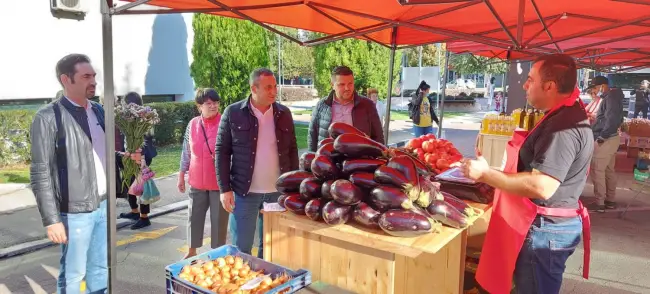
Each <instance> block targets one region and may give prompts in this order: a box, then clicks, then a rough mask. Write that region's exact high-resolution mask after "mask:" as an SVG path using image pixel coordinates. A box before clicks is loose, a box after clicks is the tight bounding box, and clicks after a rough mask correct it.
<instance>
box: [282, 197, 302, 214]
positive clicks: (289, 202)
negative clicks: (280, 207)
mask: <svg viewBox="0 0 650 294" xmlns="http://www.w3.org/2000/svg"><path fill="white" fill-rule="evenodd" d="M306 205H307V201H305V200H302V199H301V198H300V195H298V194H294V195H291V196H288V197H287V199H285V200H284V207H285V208H286V209H287V210H289V211H291V212H293V213H295V214H300V215H304V214H305V206H306Z"/></svg>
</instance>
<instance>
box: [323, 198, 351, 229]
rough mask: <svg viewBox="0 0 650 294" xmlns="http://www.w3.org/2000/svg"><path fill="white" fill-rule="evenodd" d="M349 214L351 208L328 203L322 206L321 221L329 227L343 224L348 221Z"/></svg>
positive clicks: (334, 202) (332, 202) (331, 202)
mask: <svg viewBox="0 0 650 294" xmlns="http://www.w3.org/2000/svg"><path fill="white" fill-rule="evenodd" d="M351 212H352V206H349V205H343V204H340V203H338V202H336V201H330V202H327V204H325V205H324V206H323V220H324V221H325V222H326V223H327V224H330V225H340V224H344V223H347V222H348V220H349V219H350V214H351Z"/></svg>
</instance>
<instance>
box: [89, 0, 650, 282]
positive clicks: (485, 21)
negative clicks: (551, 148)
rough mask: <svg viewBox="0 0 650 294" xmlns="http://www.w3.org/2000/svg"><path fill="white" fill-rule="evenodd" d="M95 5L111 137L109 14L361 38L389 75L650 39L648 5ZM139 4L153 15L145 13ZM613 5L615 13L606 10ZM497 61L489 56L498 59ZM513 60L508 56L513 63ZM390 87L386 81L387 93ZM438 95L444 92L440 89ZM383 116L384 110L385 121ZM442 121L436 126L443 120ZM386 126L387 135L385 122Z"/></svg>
mask: <svg viewBox="0 0 650 294" xmlns="http://www.w3.org/2000/svg"><path fill="white" fill-rule="evenodd" d="M100 2H101V4H102V37H103V46H104V58H103V63H104V96H105V97H106V99H105V107H106V133H108V134H111V133H113V132H114V122H115V113H114V109H113V107H114V99H110V97H114V85H113V52H112V47H113V42H112V17H113V16H115V15H129V14H164V13H190V12H195V13H210V14H214V15H220V16H225V17H234V18H240V19H246V20H249V21H252V22H255V23H257V24H259V25H261V26H263V27H265V28H267V29H269V30H271V31H273V32H275V33H278V34H280V35H282V36H284V37H285V38H287V39H289V40H291V41H293V42H296V43H299V44H301V45H305V46H315V45H318V44H323V43H326V42H332V41H336V40H341V39H345V38H353V37H354V38H359V39H364V40H368V41H372V42H376V43H379V44H382V45H384V46H386V47H389V48H391V49H392V52H393V54H392V55H391V60H390V64H391V68H390V71H389V72H390V74H389V76H392V64H393V60H394V52H395V50H396V49H401V48H407V47H410V46H419V45H425V44H431V43H448V42H454V41H461V40H464V41H471V42H474V43H478V44H481V46H483V47H484V48H483V49H482V50H485V49H487V50H489V51H494V50H497V49H498V50H500V51H506V52H507V51H510V52H515V54H518V53H521V54H528V56H530V55H531V54H532V55H534V54H540V53H547V52H554V51H558V50H559V51H562V48H565V47H567V46H569V45H568V44H569V43H567V42H568V41H569V40H571V39H574V38H581V40H588V41H586V42H592V43H591V44H590V45H589V46H586V45H584V46H586V47H584V49H588V48H593V47H596V46H597V45H594V44H598V43H600V45H602V44H606V43H608V42H612V41H615V40H617V39H619V40H617V41H623V40H628V39H629V40H632V39H637V40H642V39H639V38H642V37H646V36H650V24H646V23H645V21H647V20H650V12H649V13H647V14H643V13H641V15H642V16H639V17H636V16H637V15H639V11H643V10H644V8H646V6H643V5H650V1H649V0H612V1H610V0H590V1H586V0H579V1H566V0H547V1H544V3H543V4H544V5H543V6H538V5H537V3H536V2H535V0H530V2H528V1H526V0H519V1H515V0H471V1H467V0H399V1H398V0H128V2H131V3H128V4H125V5H121V6H117V7H116V6H114V5H113V0H100ZM143 4H148V5H151V6H156V7H158V9H152V8H151V7H146V8H144V7H143V6H142V5H143ZM402 4H404V5H402ZM613 5H616V9H612V8H610V7H612V6H613ZM529 8H532V9H529ZM629 16H634V17H629ZM269 25H280V26H286V27H293V28H299V29H305V30H309V31H314V32H320V33H324V34H327V35H328V36H325V37H322V38H318V39H315V40H309V41H304V42H303V41H300V40H296V39H294V38H291V37H290V36H287V35H285V34H283V33H281V32H279V31H277V30H276V29H274V28H273V27H271V26H269ZM549 27H552V29H553V30H552V31H551V30H550V29H549ZM584 44H587V43H584ZM627 48H630V47H627ZM634 48H638V47H634ZM573 49H576V48H573ZM608 49H609V48H608ZM565 50H566V49H565ZM494 52H499V51H494ZM499 54H500V53H496V54H495V55H497V57H498V56H499ZM512 54H513V53H510V56H509V57H511V58H512ZM633 59H634V58H633ZM445 72H446V71H445ZM390 80H392V79H389V81H390ZM445 80H446V79H445ZM391 88H392V85H390V82H389V90H390V89H391ZM442 91H443V93H444V86H443V90H442ZM389 93H390V91H389ZM443 97H444V95H443ZM388 101H389V102H388V103H387V107H388V108H390V99H389V100H388ZM442 107H443V108H444V100H443V104H442ZM389 114H390V111H387V116H388V115H389ZM440 120H441V123H442V115H441V117H440ZM386 121H387V126H386V130H385V132H387V131H388V121H389V120H386ZM386 138H388V136H387V135H386ZM113 140H114V138H112V136H108V137H107V140H106V144H107V150H108V151H109V152H107V162H109V163H112V162H114V158H113V156H114V153H113V152H111V151H113V150H114V141H113ZM107 175H108V183H107V185H108V193H109V195H113V194H114V193H115V166H114V164H108V166H107ZM109 201H110V205H109V209H108V229H109V242H110V245H111V246H110V247H109V258H110V259H109V260H110V263H109V278H110V279H109V285H110V286H109V291H110V289H111V286H113V285H114V284H115V274H114V268H115V266H116V254H114V252H115V230H116V228H115V225H114V222H113V221H114V219H115V218H116V215H115V199H114V198H112V197H109Z"/></svg>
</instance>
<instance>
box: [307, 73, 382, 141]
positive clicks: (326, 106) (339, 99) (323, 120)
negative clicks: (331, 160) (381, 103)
mask: <svg viewBox="0 0 650 294" xmlns="http://www.w3.org/2000/svg"><path fill="white" fill-rule="evenodd" d="M332 89H333V90H332V91H331V92H330V93H329V95H328V96H327V97H325V98H323V99H321V100H320V101H318V103H317V104H316V107H314V111H313V112H312V114H311V122H310V123H309V132H308V134H307V146H308V147H309V150H310V151H316V148H318V142H319V141H320V140H323V139H325V138H328V137H329V133H328V131H327V129H328V128H329V126H330V124H331V123H332V122H344V123H347V124H350V125H353V126H354V127H355V128H357V129H359V130H360V131H362V132H364V133H365V134H366V135H368V136H369V137H370V138H371V139H373V140H375V141H377V142H379V143H382V144H384V143H386V142H384V133H383V130H382V126H381V120H380V119H379V114H377V109H375V104H374V103H373V102H372V100H370V99H368V98H366V97H363V96H360V95H359V94H357V92H356V91H355V90H354V73H353V72H352V70H351V69H350V68H348V67H347V66H337V67H335V68H334V70H332Z"/></svg>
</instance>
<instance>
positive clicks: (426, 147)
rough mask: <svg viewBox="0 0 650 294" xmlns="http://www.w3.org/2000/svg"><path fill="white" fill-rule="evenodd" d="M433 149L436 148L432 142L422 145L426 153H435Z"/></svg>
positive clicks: (425, 142)
mask: <svg viewBox="0 0 650 294" xmlns="http://www.w3.org/2000/svg"><path fill="white" fill-rule="evenodd" d="M433 149H434V147H433V145H431V142H430V141H424V143H422V150H424V152H426V153H431V152H433Z"/></svg>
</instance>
